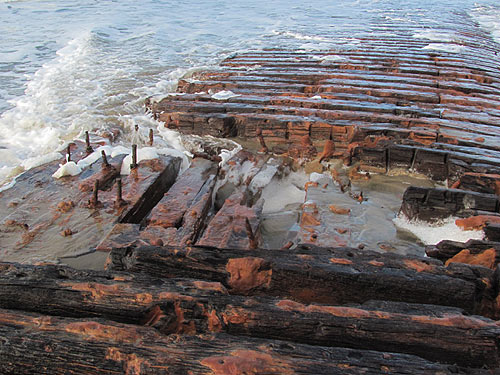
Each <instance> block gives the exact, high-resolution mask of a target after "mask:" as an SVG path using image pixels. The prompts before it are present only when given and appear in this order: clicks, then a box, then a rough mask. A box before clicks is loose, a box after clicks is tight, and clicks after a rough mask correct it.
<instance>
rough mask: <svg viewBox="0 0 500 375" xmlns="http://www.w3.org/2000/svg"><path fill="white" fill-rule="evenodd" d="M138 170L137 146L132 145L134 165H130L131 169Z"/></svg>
mask: <svg viewBox="0 0 500 375" xmlns="http://www.w3.org/2000/svg"><path fill="white" fill-rule="evenodd" d="M135 168H137V145H132V164H130V169H135Z"/></svg>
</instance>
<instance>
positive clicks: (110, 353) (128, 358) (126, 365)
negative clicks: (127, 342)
mask: <svg viewBox="0 0 500 375" xmlns="http://www.w3.org/2000/svg"><path fill="white" fill-rule="evenodd" d="M105 358H106V359H108V360H112V361H116V362H123V371H124V374H125V375H138V374H141V373H142V371H141V369H142V368H143V366H147V367H149V362H148V361H147V360H145V359H143V358H140V357H138V356H137V355H136V354H133V353H132V354H125V353H122V352H121V351H120V349H119V348H113V347H111V348H107V349H106V357H105Z"/></svg>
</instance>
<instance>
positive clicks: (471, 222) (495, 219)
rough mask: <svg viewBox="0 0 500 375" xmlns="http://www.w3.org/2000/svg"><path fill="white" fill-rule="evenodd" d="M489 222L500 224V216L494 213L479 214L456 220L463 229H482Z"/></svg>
mask: <svg viewBox="0 0 500 375" xmlns="http://www.w3.org/2000/svg"><path fill="white" fill-rule="evenodd" d="M487 222H490V223H494V224H500V217H499V216H492V215H478V216H470V217H467V218H465V219H456V220H455V224H456V225H457V226H458V227H460V228H462V229H463V230H480V229H483V227H484V226H485V225H486V223H487Z"/></svg>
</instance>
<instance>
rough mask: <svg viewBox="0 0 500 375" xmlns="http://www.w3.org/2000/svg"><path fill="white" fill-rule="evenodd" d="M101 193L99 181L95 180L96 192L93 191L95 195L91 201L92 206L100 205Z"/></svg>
mask: <svg viewBox="0 0 500 375" xmlns="http://www.w3.org/2000/svg"><path fill="white" fill-rule="evenodd" d="M98 192H99V180H95V182H94V190H93V192H92V193H93V195H92V200H91V201H90V203H91V205H92V206H94V207H95V206H97V204H98V203H99V197H98V194H99V193H98Z"/></svg>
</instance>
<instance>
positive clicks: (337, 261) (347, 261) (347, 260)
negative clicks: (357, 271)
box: [330, 258, 352, 264]
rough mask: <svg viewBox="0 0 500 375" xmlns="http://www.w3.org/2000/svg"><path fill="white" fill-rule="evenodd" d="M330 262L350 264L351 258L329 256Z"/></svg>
mask: <svg viewBox="0 0 500 375" xmlns="http://www.w3.org/2000/svg"><path fill="white" fill-rule="evenodd" d="M330 262H332V263H335V264H352V260H349V259H345V258H330Z"/></svg>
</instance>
